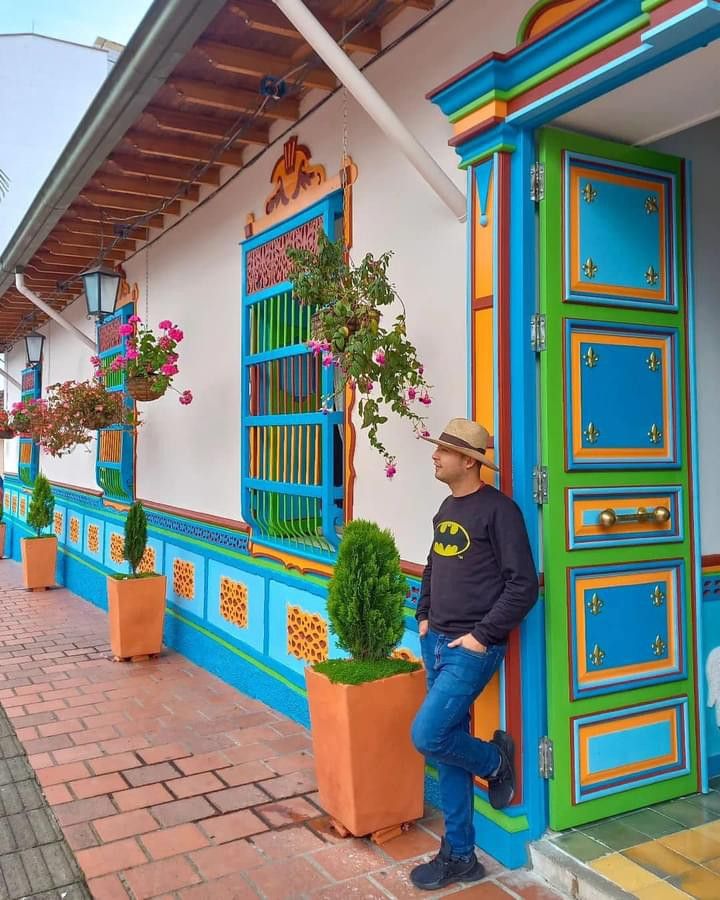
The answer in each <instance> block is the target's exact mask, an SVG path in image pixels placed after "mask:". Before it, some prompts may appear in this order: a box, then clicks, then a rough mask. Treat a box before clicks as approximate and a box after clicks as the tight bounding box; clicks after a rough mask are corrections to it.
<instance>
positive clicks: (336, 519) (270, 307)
mask: <svg viewBox="0 0 720 900" xmlns="http://www.w3.org/2000/svg"><path fill="white" fill-rule="evenodd" d="M341 215H342V199H341V196H340V193H339V192H336V193H333V194H331V195H329V196H328V197H326V198H325V199H324V200H322V201H321V202H319V203H316V204H314V205H313V206H311V207H310V208H308V209H306V210H304V211H303V212H302V213H300V214H298V215H297V216H295V217H293V218H292V219H290V220H288V221H286V222H284V223H282V225H278V226H276V227H275V228H272V229H269V230H268V231H267V232H265V233H264V234H261V235H258V236H257V237H254V238H251V239H249V240H247V241H245V242H244V244H243V272H244V276H243V279H244V280H243V338H242V340H243V343H242V346H243V356H242V382H241V383H242V385H243V392H242V428H243V451H242V452H243V458H242V508H243V516H244V518H245V520H246V521H247V522H248V523H249V524H250V525H251V526H252V528H253V535H254V540H255V541H256V542H257V541H259V542H261V543H268V544H273V545H279V546H282V547H285V548H295V549H301V550H303V551H304V552H306V553H309V554H310V555H319V556H327V555H328V554H332V553H333V551H334V550H335V548H336V547H337V544H338V539H339V530H340V527H341V525H342V522H343V482H344V479H343V458H344V454H343V423H344V412H343V409H342V405H341V402H340V403H339V404H338V405H339V407H340V408H337V407H336V406H333V407H332V408H331V409H330V410H329V411H326V412H323V411H322V406H323V397H328V396H330V395H332V394H333V392H334V378H335V375H334V370H333V367H332V366H330V367H325V366H323V365H322V361H321V359H320V358H319V357H318V356H314V355H313V354H312V353H310V352H309V351H308V349H307V346H306V342H307V341H308V340H310V338H311V315H312V310H311V309H309V308H308V307H303V306H300V304H299V303H297V301H296V300H294V298H293V293H292V285H291V283H290V282H289V281H288V280H287V274H288V267H289V260H288V259H287V256H286V254H285V250H286V249H287V248H288V247H295V246H302V247H308V248H314V247H315V246H316V245H317V239H318V234H319V233H320V231H321V229H322V230H325V231H326V232H327V233H328V234H330V235H332V236H333V237H335V235H336V234H337V233H338V229H339V227H340V224H341Z"/></svg>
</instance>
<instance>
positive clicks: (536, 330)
mask: <svg viewBox="0 0 720 900" xmlns="http://www.w3.org/2000/svg"><path fill="white" fill-rule="evenodd" d="M530 347H531V348H532V350H533V352H534V353H540V352H541V351H543V350H544V349H545V316H544V315H543V314H542V313H535V315H533V316H531V317H530Z"/></svg>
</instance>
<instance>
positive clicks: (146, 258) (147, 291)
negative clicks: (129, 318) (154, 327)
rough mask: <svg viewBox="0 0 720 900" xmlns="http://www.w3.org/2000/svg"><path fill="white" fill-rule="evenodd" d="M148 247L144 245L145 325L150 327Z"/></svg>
mask: <svg viewBox="0 0 720 900" xmlns="http://www.w3.org/2000/svg"><path fill="white" fill-rule="evenodd" d="M149 310H150V245H149V244H146V245H145V325H146V326H147V327H148V328H149V327H150V311H149Z"/></svg>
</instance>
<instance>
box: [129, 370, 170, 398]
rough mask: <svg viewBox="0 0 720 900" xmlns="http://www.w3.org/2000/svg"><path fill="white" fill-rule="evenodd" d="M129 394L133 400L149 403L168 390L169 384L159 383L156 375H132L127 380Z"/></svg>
mask: <svg viewBox="0 0 720 900" xmlns="http://www.w3.org/2000/svg"><path fill="white" fill-rule="evenodd" d="M127 389H128V394H130V396H131V397H132V398H133V400H139V401H140V402H142V403H149V402H150V400H158V399H159V398H160V397H162V395H163V394H164V393H165V391H166V390H167V386H166V385H163V384H158V383H157V379H156V378H155V376H154V375H148V376H145V375H132V376H131V377H130V378H128V380H127Z"/></svg>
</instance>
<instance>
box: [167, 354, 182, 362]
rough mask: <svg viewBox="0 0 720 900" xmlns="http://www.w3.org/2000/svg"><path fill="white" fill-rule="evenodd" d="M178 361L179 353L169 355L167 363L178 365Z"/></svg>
mask: <svg viewBox="0 0 720 900" xmlns="http://www.w3.org/2000/svg"><path fill="white" fill-rule="evenodd" d="M178 359H179V357H178V355H177V353H168V355H167V360H166V361H167V362H169V363H176V362H177V361H178Z"/></svg>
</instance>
